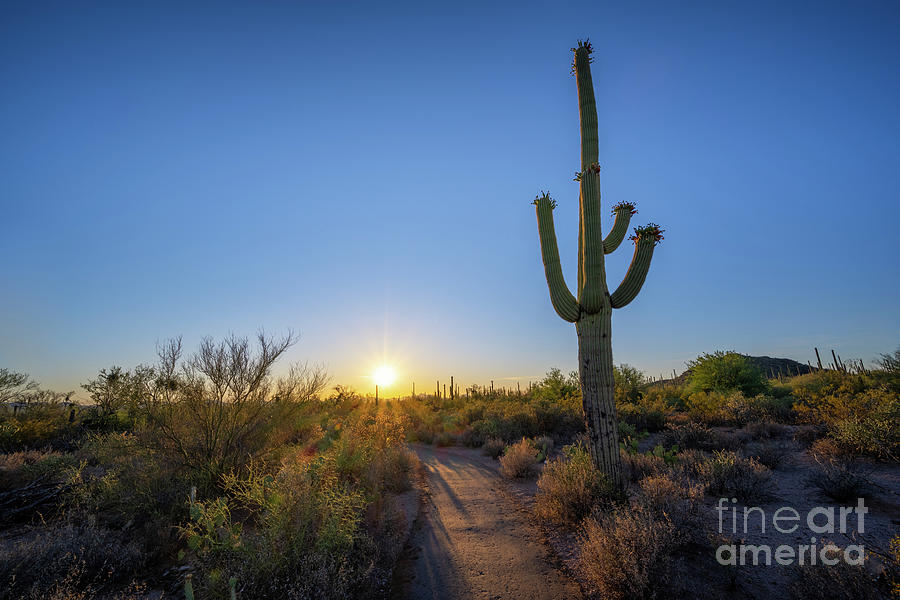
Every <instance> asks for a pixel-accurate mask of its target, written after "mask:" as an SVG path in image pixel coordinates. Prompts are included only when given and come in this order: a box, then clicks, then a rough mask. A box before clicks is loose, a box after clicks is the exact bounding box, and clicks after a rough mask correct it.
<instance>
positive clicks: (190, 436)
mask: <svg viewBox="0 0 900 600" xmlns="http://www.w3.org/2000/svg"><path fill="white" fill-rule="evenodd" d="M293 341H294V338H293V337H292V336H291V335H290V334H289V335H288V336H287V337H285V338H283V339H281V340H275V339H274V338H271V337H268V336H266V335H264V334H260V335H259V336H258V338H257V347H256V349H255V350H254V349H253V348H252V347H251V345H250V343H249V341H248V340H247V339H246V338H238V337H235V336H231V337H228V338H226V339H225V340H224V341H222V342H219V343H216V342H214V341H213V340H211V339H209V338H206V339H204V340H203V341H202V343H201V344H200V349H199V350H198V352H197V353H196V354H194V355H193V356H191V357H189V358H188V359H187V360H182V356H181V342H180V340H176V341H172V342H169V343H168V344H166V345H164V346H162V348H161V350H160V353H159V354H160V362H159V366H158V367H157V368H156V370H155V371H154V377H153V378H152V379H148V380H147V381H146V382H145V384H144V388H143V389H142V390H141V394H142V397H143V398H144V405H145V410H146V415H147V425H146V428H145V431H144V436H143V440H144V442H145V443H146V444H148V445H150V446H152V447H153V448H154V449H156V450H157V451H159V452H161V453H163V454H164V455H165V456H166V457H167V458H168V459H170V460H173V461H177V462H179V463H181V464H183V465H185V466H187V467H189V468H190V469H192V470H193V471H195V472H197V473H199V474H200V475H202V476H203V477H204V478H205V481H206V485H212V484H213V483H214V482H215V481H216V480H217V478H218V477H219V476H220V475H221V474H223V473H226V472H228V471H230V470H233V469H241V468H243V467H244V466H245V465H246V464H247V463H248V462H249V461H251V460H253V459H255V458H257V457H259V456H261V455H262V454H263V453H265V452H266V451H267V450H268V449H269V448H271V447H272V445H273V443H274V442H276V441H281V439H282V436H283V433H282V432H281V431H279V429H280V428H281V427H285V428H287V429H289V430H290V429H292V428H293V423H294V422H295V419H296V417H297V415H298V412H299V409H300V407H302V406H303V405H304V404H306V403H308V402H309V401H310V400H311V399H312V398H313V397H314V396H315V395H316V394H317V393H318V392H319V391H321V390H322V389H323V388H324V385H325V382H326V378H325V374H324V372H322V371H321V370H316V369H313V370H309V369H306V368H304V367H302V366H294V367H292V368H291V371H290V374H289V375H288V376H287V377H284V378H282V379H279V380H278V381H273V380H272V378H271V376H270V371H271V368H272V366H273V364H274V363H275V361H276V360H277V359H278V358H279V357H280V356H281V355H282V354H283V353H284V352H285V350H287V348H288V347H289V346H290V345H291V344H292V343H293Z"/></svg>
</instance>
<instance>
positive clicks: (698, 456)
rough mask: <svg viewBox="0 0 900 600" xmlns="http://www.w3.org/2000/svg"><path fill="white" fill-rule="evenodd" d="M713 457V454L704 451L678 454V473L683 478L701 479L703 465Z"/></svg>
mask: <svg viewBox="0 0 900 600" xmlns="http://www.w3.org/2000/svg"><path fill="white" fill-rule="evenodd" d="M710 457H712V454H711V453H709V452H705V451H703V450H685V451H683V452H679V453H678V462H677V464H676V469H675V470H676V471H677V472H678V473H679V474H680V475H682V476H683V477H688V478H690V479H696V480H698V481H699V480H700V479H701V473H702V471H703V468H704V467H703V465H704V463H706V461H708V460H709V459H710Z"/></svg>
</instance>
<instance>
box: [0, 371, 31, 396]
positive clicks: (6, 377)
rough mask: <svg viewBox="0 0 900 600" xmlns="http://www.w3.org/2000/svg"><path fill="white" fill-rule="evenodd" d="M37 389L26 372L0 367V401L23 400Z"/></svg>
mask: <svg viewBox="0 0 900 600" xmlns="http://www.w3.org/2000/svg"><path fill="white" fill-rule="evenodd" d="M37 389H38V384H37V382H36V381H32V380H31V378H30V377H29V376H28V375H27V374H25V373H16V372H15V371H10V370H9V369H0V402H25V401H26V400H28V398H29V396H30V395H31V394H33V393H34V392H35V391H37Z"/></svg>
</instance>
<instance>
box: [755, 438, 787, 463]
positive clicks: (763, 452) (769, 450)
mask: <svg viewBox="0 0 900 600" xmlns="http://www.w3.org/2000/svg"><path fill="white" fill-rule="evenodd" d="M790 454H791V446H790V445H789V444H786V443H783V442H768V441H767V442H760V443H758V444H756V445H754V446H751V447H749V448H748V449H747V455H748V456H749V457H750V458H752V459H753V460H755V461H756V462H758V463H759V464H761V465H764V466H766V467H768V468H770V469H777V468H778V467H780V466H781V465H782V464H783V463H784V461H785V460H786V459H787V458H788V457H789V456H790Z"/></svg>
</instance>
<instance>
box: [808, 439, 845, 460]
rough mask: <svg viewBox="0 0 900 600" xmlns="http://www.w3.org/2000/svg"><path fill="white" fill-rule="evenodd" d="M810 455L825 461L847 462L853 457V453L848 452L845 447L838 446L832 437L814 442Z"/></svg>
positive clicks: (810, 448)
mask: <svg viewBox="0 0 900 600" xmlns="http://www.w3.org/2000/svg"><path fill="white" fill-rule="evenodd" d="M809 453H810V454H811V455H812V456H813V457H814V458H818V459H825V460H846V459H848V458H851V457H852V456H853V454H852V453H850V452H847V449H846V448H845V447H844V446H841V445H840V444H838V443H837V441H836V440H835V439H834V438H831V437H823V438H819V439H817V440H816V441H814V442H813V443H812V445H810V447H809Z"/></svg>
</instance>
